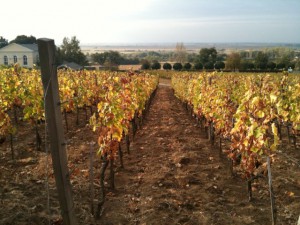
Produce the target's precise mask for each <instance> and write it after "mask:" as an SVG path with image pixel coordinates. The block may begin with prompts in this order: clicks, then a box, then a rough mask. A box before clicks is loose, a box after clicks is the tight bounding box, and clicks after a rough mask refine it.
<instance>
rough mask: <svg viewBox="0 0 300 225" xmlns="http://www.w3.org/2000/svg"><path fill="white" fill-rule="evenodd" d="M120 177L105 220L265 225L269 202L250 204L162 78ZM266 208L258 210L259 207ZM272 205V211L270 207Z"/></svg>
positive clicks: (151, 222) (244, 189)
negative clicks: (162, 81)
mask: <svg viewBox="0 0 300 225" xmlns="http://www.w3.org/2000/svg"><path fill="white" fill-rule="evenodd" d="M124 162H125V168H126V169H125V170H123V171H119V173H118V174H117V176H116V185H117V192H116V193H113V194H112V195H111V196H109V197H108V201H107V203H106V205H105V207H106V208H105V211H104V213H103V216H102V219H101V224H106V225H109V224H147V225H150V224H153V225H154V224H155V225H158V224H195V225H196V224H220V225H221V224H267V223H269V221H270V218H269V217H270V216H269V209H268V207H266V204H268V203H267V201H262V202H261V201H256V202H255V203H253V204H252V203H248V200H247V192H246V185H244V183H243V182H242V181H241V180H239V179H237V178H232V177H231V176H230V173H229V166H228V165H226V163H227V161H226V159H224V158H220V157H219V153H218V151H217V150H212V148H211V146H210V144H209V143H208V141H207V139H206V138H205V137H204V132H203V130H201V129H200V128H198V127H196V126H195V122H194V121H193V120H192V119H191V118H190V117H189V116H188V115H187V113H186V111H185V110H184V107H183V106H182V104H181V103H180V102H179V101H178V100H177V99H176V98H175V97H174V95H173V93H172V90H171V87H170V86H169V84H168V83H166V82H164V83H162V84H161V85H160V86H159V88H158V91H157V94H156V96H155V98H154V101H153V104H152V106H151V108H150V112H149V114H148V116H147V118H146V120H145V123H144V125H143V127H142V129H140V130H139V131H138V133H137V135H136V138H135V142H134V143H133V145H132V153H131V155H130V156H126V157H125V159H124ZM262 205H263V207H262V208H261V209H260V206H262ZM266 210H268V211H266Z"/></svg>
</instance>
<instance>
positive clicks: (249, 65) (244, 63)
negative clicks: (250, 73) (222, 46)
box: [240, 59, 255, 70]
mask: <svg viewBox="0 0 300 225" xmlns="http://www.w3.org/2000/svg"><path fill="white" fill-rule="evenodd" d="M254 68H255V66H254V63H253V62H250V61H249V60H246V59H244V60H241V66H240V69H242V70H253V69H254Z"/></svg>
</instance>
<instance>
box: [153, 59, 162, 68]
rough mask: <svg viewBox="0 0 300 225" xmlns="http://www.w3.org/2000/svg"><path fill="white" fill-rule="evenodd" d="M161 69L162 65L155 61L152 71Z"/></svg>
mask: <svg viewBox="0 0 300 225" xmlns="http://www.w3.org/2000/svg"><path fill="white" fill-rule="evenodd" d="M160 68H161V65H160V63H159V62H158V61H156V60H155V61H153V63H152V65H151V69H153V70H159V69H160Z"/></svg>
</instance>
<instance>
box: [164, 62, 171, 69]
mask: <svg viewBox="0 0 300 225" xmlns="http://www.w3.org/2000/svg"><path fill="white" fill-rule="evenodd" d="M163 69H164V70H171V69H172V65H171V64H170V63H164V65H163Z"/></svg>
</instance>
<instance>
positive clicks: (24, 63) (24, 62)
mask: <svg viewBox="0 0 300 225" xmlns="http://www.w3.org/2000/svg"><path fill="white" fill-rule="evenodd" d="M23 65H24V66H27V65H28V63H27V56H26V55H24V56H23Z"/></svg>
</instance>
